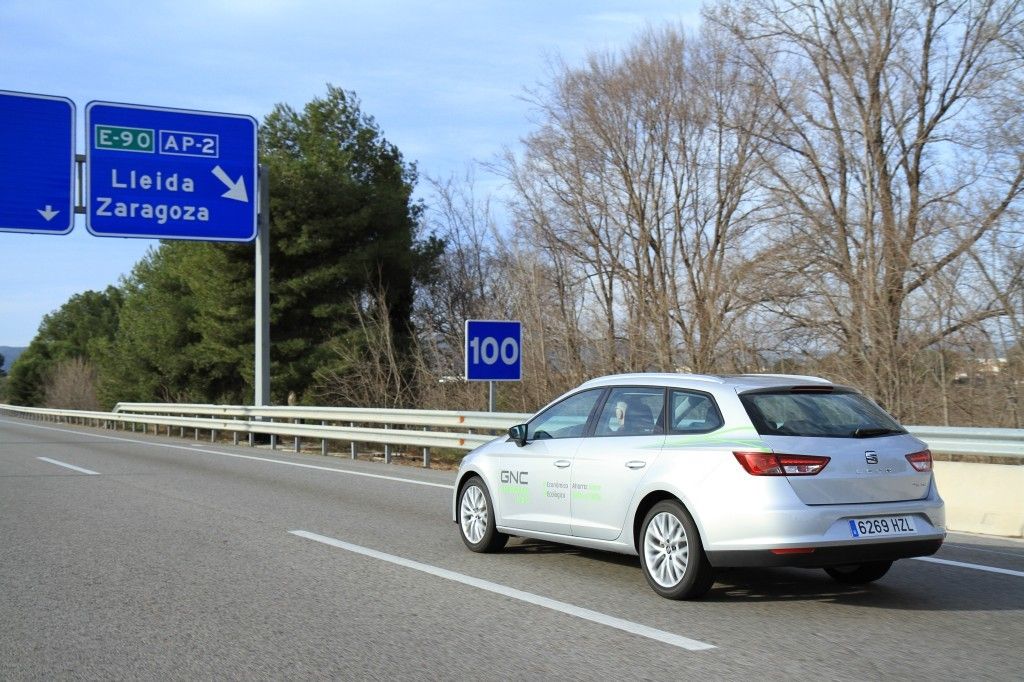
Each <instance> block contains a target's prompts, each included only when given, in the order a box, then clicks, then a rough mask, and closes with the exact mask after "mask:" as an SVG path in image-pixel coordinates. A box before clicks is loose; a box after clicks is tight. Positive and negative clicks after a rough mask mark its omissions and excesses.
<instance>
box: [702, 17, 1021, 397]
mask: <svg viewBox="0 0 1024 682" xmlns="http://www.w3.org/2000/svg"><path fill="white" fill-rule="evenodd" d="M706 18H707V20H708V21H710V22H712V23H715V24H716V25H718V26H721V27H723V28H724V29H726V30H728V31H729V32H730V33H731V35H732V36H733V38H734V40H735V42H736V44H737V45H738V46H740V47H741V48H742V50H743V58H744V59H745V60H746V61H747V63H748V65H749V67H750V69H751V70H752V71H753V72H754V73H755V74H756V78H757V80H758V82H760V83H764V84H767V86H768V87H767V90H768V98H769V102H770V106H771V108H772V110H773V112H774V119H775V120H774V124H773V125H771V126H766V127H764V128H761V129H760V130H751V132H752V133H753V134H756V135H759V136H761V137H762V138H763V139H764V140H765V141H767V142H770V143H771V147H770V150H771V152H770V153H771V154H772V156H771V157H767V156H766V157H765V160H766V162H767V165H768V168H769V169H770V171H771V174H770V178H771V180H770V182H769V183H768V185H767V189H768V190H769V191H770V193H771V195H772V196H773V197H774V203H775V206H776V216H775V220H774V230H775V232H774V234H775V237H776V242H777V246H776V248H775V249H774V250H773V251H771V252H770V253H771V254H772V256H773V257H774V259H775V260H776V263H775V267H774V272H775V273H776V274H777V275H778V277H776V278H775V280H776V282H777V281H778V280H785V281H786V282H788V283H789V285H790V286H791V287H792V289H791V290H790V292H789V293H790V295H789V296H788V297H787V296H780V298H779V299H778V300H777V301H774V302H771V303H769V305H770V306H771V307H772V309H773V311H774V312H775V313H776V314H777V315H779V316H780V317H783V318H785V319H788V320H790V321H791V322H792V323H793V324H794V326H795V327H799V328H805V329H812V330H813V333H815V334H817V335H820V336H822V337H825V338H828V339H830V340H831V341H830V344H829V345H830V346H831V349H833V350H834V351H835V352H837V353H838V354H839V355H841V357H843V358H844V359H845V367H844V374H847V375H848V376H849V377H850V378H852V379H855V380H857V381H859V382H863V383H866V384H867V388H868V389H870V390H872V391H873V392H874V393H875V394H876V395H877V396H878V397H880V398H881V399H882V400H883V401H884V402H885V403H886V404H887V405H888V406H889V407H890V408H891V409H893V410H894V411H896V412H901V411H902V410H903V409H904V408H905V405H906V401H907V399H908V398H909V396H908V395H907V390H906V389H907V386H908V383H909V380H910V379H909V377H908V376H906V373H905V371H904V370H905V368H907V367H908V366H909V359H910V358H912V357H913V356H914V355H915V354H916V353H917V352H919V351H920V350H921V349H923V348H927V347H929V346H931V345H933V344H936V343H938V342H940V341H941V340H942V339H944V338H946V337H948V336H950V335H953V334H956V333H957V332H958V331H960V330H963V329H965V328H967V327H970V326H972V325H979V324H980V323H982V322H983V321H985V320H986V319H990V318H993V317H996V316H1000V315H1003V314H1004V309H1003V307H1002V306H1000V305H998V304H996V303H994V302H993V301H992V300H991V299H989V300H988V301H978V302H976V304H975V305H972V306H966V307H965V308H964V309H963V310H961V311H959V312H958V314H957V315H956V316H955V317H954V318H952V319H949V320H947V324H945V325H944V326H942V327H939V328H931V329H922V328H921V327H920V325H917V324H915V323H914V320H913V318H914V314H913V311H914V310H915V309H916V307H917V306H919V305H921V304H922V303H923V299H924V298H925V297H924V295H923V290H924V288H925V287H926V286H928V285H929V283H931V282H933V281H935V280H936V278H938V277H940V276H941V275H942V273H944V272H945V271H946V270H947V269H949V268H951V267H955V265H956V263H957V262H958V261H959V260H962V259H964V258H966V257H967V256H968V254H969V253H970V251H971V249H972V248H973V247H974V246H975V245H976V244H977V243H978V242H979V240H981V239H982V238H983V237H984V236H985V235H986V234H989V233H991V232H993V231H998V230H1000V229H1002V228H1003V226H1004V225H1005V223H1006V221H1007V220H1010V219H1011V218H1012V216H1013V215H1014V212H1015V210H1016V208H1017V206H1018V204H1019V201H1020V194H1021V191H1022V187H1024V154H1022V150H1024V147H1022V145H1021V139H1022V136H1021V133H1022V129H1021V120H1022V117H1021V113H1024V112H1022V111H1021V106H1022V102H1021V99H1020V97H1019V94H1020V92H1019V89H1016V88H1017V87H1018V86H1017V84H1016V83H1015V82H1014V77H1015V74H1016V73H1017V72H1019V69H1020V67H1021V65H1022V64H1021V59H1020V55H1019V54H1018V53H1017V52H1016V51H1015V50H1014V49H1013V41H1014V40H1015V39H1016V33H1017V32H1019V30H1020V22H1021V10H1020V7H1019V3H1017V2H999V1H996V0H988V1H983V2H942V1H939V0H928V1H924V0H922V1H918V2H896V1H887V0H851V1H850V2H811V1H809V0H808V1H804V0H778V1H775V0H757V1H755V2H750V3H746V2H745V3H729V4H723V5H720V6H718V7H716V8H714V9H712V10H711V11H709V12H707V14H706ZM794 283H796V284H795V285H794ZM777 289H778V290H779V291H780V293H784V292H785V291H786V287H785V286H778V287H777Z"/></svg>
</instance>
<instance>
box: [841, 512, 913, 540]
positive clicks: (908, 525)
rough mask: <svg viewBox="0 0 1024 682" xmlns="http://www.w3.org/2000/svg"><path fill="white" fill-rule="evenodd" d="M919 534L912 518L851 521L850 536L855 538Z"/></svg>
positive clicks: (875, 517)
mask: <svg viewBox="0 0 1024 682" xmlns="http://www.w3.org/2000/svg"><path fill="white" fill-rule="evenodd" d="M916 532H917V528H915V527H914V517H912V516H872V517H870V518H866V519H850V535H852V536H853V537H855V538H876V537H882V536H885V535H913V534H914V533H916Z"/></svg>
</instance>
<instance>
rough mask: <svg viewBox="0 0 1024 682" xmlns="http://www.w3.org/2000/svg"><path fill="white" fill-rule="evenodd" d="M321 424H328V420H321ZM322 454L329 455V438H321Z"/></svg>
mask: <svg viewBox="0 0 1024 682" xmlns="http://www.w3.org/2000/svg"><path fill="white" fill-rule="evenodd" d="M320 426H327V422H325V421H321V422H320ZM320 454H321V455H323V456H324V457H326V456H327V439H326V438H321V439H320Z"/></svg>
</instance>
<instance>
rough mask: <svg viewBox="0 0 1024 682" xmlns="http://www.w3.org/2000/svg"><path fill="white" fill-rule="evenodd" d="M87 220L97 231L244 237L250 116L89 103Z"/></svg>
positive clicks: (251, 201)
mask: <svg viewBox="0 0 1024 682" xmlns="http://www.w3.org/2000/svg"><path fill="white" fill-rule="evenodd" d="M85 127H86V136H87V138H88V145H87V152H88V167H89V194H88V200H87V203H86V227H87V228H88V229H89V231H90V232H91V233H93V234H94V235H97V236H100V237H145V238H151V239H194V240H202V241H233V242H245V241H250V240H252V239H253V238H254V237H255V236H256V220H257V203H258V202H257V197H256V191H255V190H256V119H254V118H252V117H251V116H240V115H236V114H215V113H210V112H205V111H184V110H181V109H165V108H160V107H148V106H138V105H133V104H113V103H109V102H90V103H89V104H88V105H87V106H86V108H85Z"/></svg>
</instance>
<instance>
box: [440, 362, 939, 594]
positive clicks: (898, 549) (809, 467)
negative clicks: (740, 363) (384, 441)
mask: <svg viewBox="0 0 1024 682" xmlns="http://www.w3.org/2000/svg"><path fill="white" fill-rule="evenodd" d="M453 516H454V520H455V522H456V523H457V524H458V528H459V530H460V532H461V535H462V539H463V542H465V544H466V546H467V547H469V549H471V550H473V551H474V552H493V551H497V550H499V549H501V548H502V547H504V545H505V543H506V541H507V540H508V538H509V536H512V535H515V536H520V537H527V538H535V539H540V540H549V541H553V542H561V543H566V544H571V545H577V546H581V547H588V548H593V549H602V550H608V551H611V552H619V553H623V554H634V555H639V556H640V565H641V567H642V569H643V573H644V576H645V577H646V578H647V582H648V583H649V584H650V586H651V587H652V588H653V589H654V591H655V592H657V593H658V594H660V595H662V596H664V597H668V598H671V599H685V598H696V597H699V596H701V595H702V594H704V593H705V592H707V590H708V589H709V588H710V587H711V585H712V584H713V582H714V575H715V569H716V568H726V567H737V566H802V567H817V568H824V569H825V570H826V571H827V572H828V574H829V575H830V576H832V577H833V578H834V579H836V580H838V581H840V582H844V583H851V584H858V583H867V582H870V581H873V580H877V579H878V578H880V577H882V576H883V575H884V574H885V573H886V571H888V570H889V567H890V566H891V565H892V562H893V561H895V560H897V559H902V558H907V557H915V556H924V555H929V554H933V553H935V552H936V551H937V550H938V549H939V546H940V545H941V544H942V541H943V538H944V537H945V512H944V508H943V503H942V499H941V498H940V497H939V493H938V491H937V490H936V489H935V481H934V478H933V477H932V458H931V453H930V452H929V451H928V450H927V448H926V446H925V444H924V443H923V442H921V441H920V440H918V439H916V438H914V437H913V436H911V435H909V434H908V433H907V432H906V431H905V430H904V429H903V428H902V427H901V426H900V425H899V424H898V423H897V422H896V421H895V420H894V419H893V418H892V417H891V416H889V415H888V414H887V413H886V412H885V411H884V410H883V409H882V408H880V407H879V406H878V405H877V404H875V403H874V402H872V401H871V400H869V399H868V398H866V397H865V396H864V395H862V394H861V393H858V392H857V391H855V390H853V389H851V388H847V387H845V386H839V385H835V384H832V383H830V382H828V381H826V380H824V379H819V378H816V377H806V376H788V375H767V374H758V375H742V376H702V375H687V374H623V375H616V376H608V377H602V378H599V379H594V380H593V381H588V382H587V383H585V384H583V385H582V386H580V387H579V388H577V389H575V390H573V391H570V392H569V393H567V394H565V395H563V396H562V397H560V398H558V399H557V400H555V401H554V402H552V403H551V404H550V405H548V406H547V407H545V408H544V409H542V410H541V411H540V412H538V413H537V415H536V416H534V417H533V418H532V419H530V421H528V422H527V423H526V424H521V425H519V426H514V427H512V428H511V429H509V433H508V437H507V438H506V437H502V438H499V439H497V440H494V441H491V442H490V443H487V444H486V445H483V446H481V447H479V448H477V449H476V450H473V451H472V452H470V453H469V454H468V455H466V457H465V458H464V459H463V460H462V464H461V465H460V467H459V471H458V476H457V479H456V485H455V495H454V500H453Z"/></svg>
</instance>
